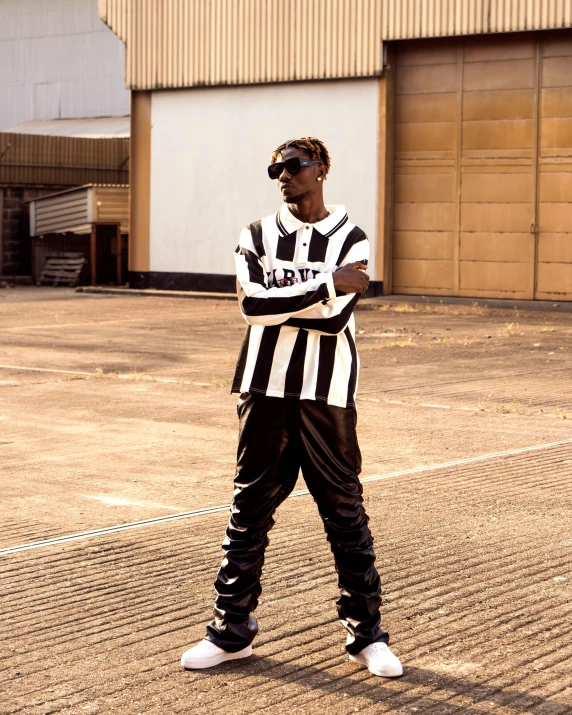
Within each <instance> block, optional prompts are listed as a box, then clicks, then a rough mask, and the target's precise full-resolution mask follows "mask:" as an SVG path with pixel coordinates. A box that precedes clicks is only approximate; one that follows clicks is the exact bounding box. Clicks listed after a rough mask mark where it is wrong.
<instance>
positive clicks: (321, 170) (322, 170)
mask: <svg viewBox="0 0 572 715" xmlns="http://www.w3.org/2000/svg"><path fill="white" fill-rule="evenodd" d="M317 169H318V170H317V171H316V179H317V180H318V181H325V179H326V167H325V166H324V165H323V164H317Z"/></svg>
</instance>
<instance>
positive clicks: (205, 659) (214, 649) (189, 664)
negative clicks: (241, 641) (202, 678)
mask: <svg viewBox="0 0 572 715" xmlns="http://www.w3.org/2000/svg"><path fill="white" fill-rule="evenodd" d="M249 655H252V646H251V645H247V646H246V648H243V649H242V650H239V651H238V652H237V653H229V652H228V651H226V650H223V649H222V648H219V647H218V646H217V645H215V644H214V643H211V642H210V641H207V640H202V641H201V642H200V643H197V645H196V646H195V647H194V648H189V650H186V651H185V652H184V653H183V655H182V657H181V665H182V666H183V668H189V670H198V669H199V668H212V667H213V665H218V664H219V663H223V662H224V661H225V660H237V659H238V658H248V656H249Z"/></svg>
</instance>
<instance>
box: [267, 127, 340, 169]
mask: <svg viewBox="0 0 572 715" xmlns="http://www.w3.org/2000/svg"><path fill="white" fill-rule="evenodd" d="M289 147H293V148H296V149H302V150H303V151H305V152H306V153H307V154H309V155H310V158H311V159H314V161H319V162H320V163H321V164H323V165H324V166H325V167H326V174H328V172H329V171H330V152H329V151H328V148H327V147H326V145H325V144H324V142H323V141H321V140H320V139H318V138H317V137H300V138H299V139H289V140H288V141H286V142H284V143H283V144H280V146H278V147H276V149H274V151H273V152H272V159H271V161H270V163H271V164H275V163H276V160H277V159H278V157H279V156H280V154H282V152H283V151H285V150H286V149H288V148H289ZM324 178H326V177H325V176H324Z"/></svg>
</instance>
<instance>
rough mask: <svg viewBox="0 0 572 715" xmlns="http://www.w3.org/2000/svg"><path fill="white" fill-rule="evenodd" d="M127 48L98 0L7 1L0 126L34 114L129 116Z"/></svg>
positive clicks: (2, 17) (0, 6)
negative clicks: (105, 19)
mask: <svg viewBox="0 0 572 715" xmlns="http://www.w3.org/2000/svg"><path fill="white" fill-rule="evenodd" d="M124 67H125V47H124V45H123V44H122V43H121V42H120V41H119V40H118V39H117V37H115V35H114V34H113V33H112V32H111V31H110V30H109V28H107V27H105V25H104V24H103V23H102V22H101V21H100V19H99V17H98V14H97V9H96V3H95V0H49V2H40V0H2V2H0V96H1V97H2V101H1V102H0V131H10V130H11V129H12V128H13V127H16V126H18V125H19V124H22V123H24V122H28V121H32V120H35V119H40V120H43V119H70V118H86V117H105V116H125V115H128V114H129V92H127V91H126V89H125V82H124Z"/></svg>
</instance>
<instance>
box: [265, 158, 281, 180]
mask: <svg viewBox="0 0 572 715" xmlns="http://www.w3.org/2000/svg"><path fill="white" fill-rule="evenodd" d="M283 170H284V162H283V161H279V162H277V163H276V164H270V166H269V167H268V176H269V177H270V178H271V179H277V178H278V177H279V176H280V174H281V173H282V171H283Z"/></svg>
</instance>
